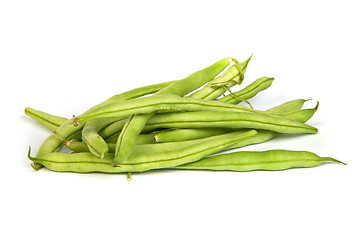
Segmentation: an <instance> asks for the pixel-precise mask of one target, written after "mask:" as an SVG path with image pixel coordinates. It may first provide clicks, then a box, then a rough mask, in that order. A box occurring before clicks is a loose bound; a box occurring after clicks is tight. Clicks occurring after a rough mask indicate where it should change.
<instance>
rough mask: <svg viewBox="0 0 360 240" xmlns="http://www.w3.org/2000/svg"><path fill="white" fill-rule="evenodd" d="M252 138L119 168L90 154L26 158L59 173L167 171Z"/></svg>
mask: <svg viewBox="0 0 360 240" xmlns="http://www.w3.org/2000/svg"><path fill="white" fill-rule="evenodd" d="M254 135H256V131H254V130H251V131H248V132H246V133H243V132H233V133H229V134H224V136H218V137H217V139H216V140H213V138H212V140H211V141H208V142H206V144H204V143H201V144H196V145H192V146H190V147H186V148H184V149H180V150H179V151H167V152H160V153H154V154H146V153H145V154H141V155H135V157H131V156H130V157H129V158H128V159H127V160H126V161H125V162H124V163H122V164H121V166H120V167H113V166H112V160H113V157H114V156H113V155H112V154H110V153H109V154H107V155H106V156H105V157H104V158H98V157H96V156H94V155H93V154H91V153H74V154H65V153H60V152H53V153H49V154H46V155H43V156H39V157H31V156H30V150H29V154H28V157H29V159H30V160H31V161H33V162H34V163H37V164H41V165H43V166H45V167H46V168H48V169H50V170H53V171H59V172H68V171H70V172H108V173H116V172H143V171H148V170H152V169H161V168H171V167H175V166H178V165H182V164H185V163H189V162H194V161H198V160H199V159H202V158H204V157H205V156H208V155H211V154H214V153H217V152H219V151H221V150H223V149H226V148H227V147H229V146H231V145H233V144H235V143H236V142H239V141H241V140H244V139H247V138H250V137H252V136H254Z"/></svg>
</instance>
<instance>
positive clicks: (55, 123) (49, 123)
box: [25, 107, 67, 130]
mask: <svg viewBox="0 0 360 240" xmlns="http://www.w3.org/2000/svg"><path fill="white" fill-rule="evenodd" d="M25 114H26V115H28V116H29V117H32V118H33V119H35V120H36V121H38V122H39V123H40V124H42V125H43V126H45V127H47V128H48V129H50V130H55V129H57V128H58V127H59V126H60V125H61V124H62V123H63V122H65V121H66V120H67V119H66V118H63V117H59V116H55V115H51V114H48V113H45V112H42V111H39V110H36V109H33V108H30V107H26V108H25Z"/></svg>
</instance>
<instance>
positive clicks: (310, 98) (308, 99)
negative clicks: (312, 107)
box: [305, 97, 313, 102]
mask: <svg viewBox="0 0 360 240" xmlns="http://www.w3.org/2000/svg"><path fill="white" fill-rule="evenodd" d="M311 100H313V98H312V97H308V98H307V99H305V102H308V101H311Z"/></svg>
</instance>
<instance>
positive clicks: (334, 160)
mask: <svg viewBox="0 0 360 240" xmlns="http://www.w3.org/2000/svg"><path fill="white" fill-rule="evenodd" d="M329 161H332V162H335V163H340V164H342V165H348V163H345V162H342V161H340V160H337V159H335V158H329Z"/></svg>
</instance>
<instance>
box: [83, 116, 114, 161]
mask: <svg viewBox="0 0 360 240" xmlns="http://www.w3.org/2000/svg"><path fill="white" fill-rule="evenodd" d="M118 120H119V119H117V118H96V119H92V120H90V121H88V122H87V123H86V124H85V126H84V128H83V129H82V140H83V141H84V142H85V143H86V144H87V145H88V148H89V150H90V152H91V153H92V154H94V155H95V156H97V157H101V158H103V157H104V156H105V155H106V154H107V153H108V151H109V149H108V145H107V144H106V142H105V140H104V139H103V138H102V137H100V135H99V131H101V130H102V129H103V128H104V127H106V126H108V125H109V124H111V123H113V122H116V121H118Z"/></svg>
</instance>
